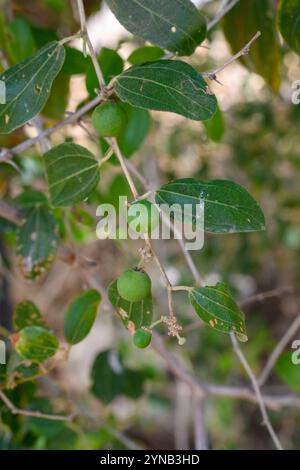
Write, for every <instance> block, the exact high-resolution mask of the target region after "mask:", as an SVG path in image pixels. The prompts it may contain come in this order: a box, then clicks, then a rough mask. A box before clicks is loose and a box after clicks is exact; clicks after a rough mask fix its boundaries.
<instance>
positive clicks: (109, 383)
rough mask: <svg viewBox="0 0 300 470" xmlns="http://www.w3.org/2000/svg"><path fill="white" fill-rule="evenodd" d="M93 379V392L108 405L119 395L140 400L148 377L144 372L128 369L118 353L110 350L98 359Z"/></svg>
mask: <svg viewBox="0 0 300 470" xmlns="http://www.w3.org/2000/svg"><path fill="white" fill-rule="evenodd" d="M91 379H92V387H91V392H92V393H93V394H94V395H95V396H96V397H97V398H99V399H100V400H101V401H102V402H103V403H105V404H108V403H111V402H112V401H113V400H114V399H115V398H116V397H117V396H119V395H126V396H128V397H130V398H133V399H137V398H139V396H140V395H142V393H143V390H144V382H145V380H146V376H145V374H144V373H143V372H142V371H138V370H132V369H128V368H126V367H125V366H124V364H123V363H122V361H121V358H120V357H119V355H118V353H117V351H114V350H108V351H103V352H101V353H100V354H98V356H97V357H96V359H95V362H94V364H93V367H92V371H91Z"/></svg>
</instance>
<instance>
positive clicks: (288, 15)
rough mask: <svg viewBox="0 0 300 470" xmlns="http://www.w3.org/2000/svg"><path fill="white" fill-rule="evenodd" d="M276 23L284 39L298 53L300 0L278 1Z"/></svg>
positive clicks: (299, 42)
mask: <svg viewBox="0 0 300 470" xmlns="http://www.w3.org/2000/svg"><path fill="white" fill-rule="evenodd" d="M278 24H279V29H280V32H281V34H282V36H283V38H284V40H285V41H286V42H287V44H288V45H289V46H290V47H291V48H292V49H294V51H296V52H297V53H298V54H300V0H281V1H280V3H279V8H278Z"/></svg>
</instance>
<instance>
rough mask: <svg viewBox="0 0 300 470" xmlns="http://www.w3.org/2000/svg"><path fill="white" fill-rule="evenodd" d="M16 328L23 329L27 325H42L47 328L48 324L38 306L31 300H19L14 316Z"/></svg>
mask: <svg viewBox="0 0 300 470" xmlns="http://www.w3.org/2000/svg"><path fill="white" fill-rule="evenodd" d="M13 321H14V328H15V329H16V330H22V329H23V328H25V327H26V326H33V325H36V326H42V327H44V328H47V324H46V322H45V320H44V318H43V316H42V314H41V312H40V311H39V309H38V308H37V306H36V305H35V304H34V303H33V302H30V300H24V301H23V302H18V303H17V305H16V308H15V311H14V316H13Z"/></svg>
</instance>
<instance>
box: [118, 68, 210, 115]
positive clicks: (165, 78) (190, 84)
mask: <svg viewBox="0 0 300 470" xmlns="http://www.w3.org/2000/svg"><path fill="white" fill-rule="evenodd" d="M115 88H116V93H117V94H118V96H119V98H120V99H121V100H122V101H125V102H127V103H130V104H131V105H132V106H137V107H139V108H146V109H154V110H157V111H170V112H172V113H177V114H181V115H182V116H185V117H187V118H190V119H193V120H195V121H203V120H206V119H210V118H211V117H212V116H213V114H214V113H215V111H216V109H217V100H216V97H215V95H214V94H213V93H212V92H211V91H210V89H209V87H208V85H207V83H206V82H205V80H204V79H203V78H202V76H201V75H200V74H199V73H198V72H197V71H196V70H195V69H193V67H191V66H190V65H189V64H186V63H185V62H181V61H177V60H160V61H157V62H148V63H145V64H143V65H134V66H133V67H131V68H129V69H127V70H126V71H125V72H123V73H122V74H121V75H119V77H117V79H116V83H115Z"/></svg>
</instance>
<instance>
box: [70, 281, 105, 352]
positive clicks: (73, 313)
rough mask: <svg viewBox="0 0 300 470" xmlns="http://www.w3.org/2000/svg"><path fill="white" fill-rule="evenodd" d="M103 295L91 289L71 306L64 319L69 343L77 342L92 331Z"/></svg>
mask: <svg viewBox="0 0 300 470" xmlns="http://www.w3.org/2000/svg"><path fill="white" fill-rule="evenodd" d="M100 301H101V295H100V294H99V292H98V291H96V290H95V289H90V290H87V291H86V292H84V293H83V294H81V295H80V296H79V297H77V298H76V299H75V300H74V301H73V302H72V303H71V305H70V306H69V308H68V310H67V312H66V314H65V319H64V334H65V338H66V340H67V341H68V343H69V344H77V343H79V342H80V341H82V340H83V339H84V338H85V337H86V336H87V335H88V334H89V332H90V331H91V328H92V326H93V324H94V322H95V319H96V315H97V310H98V307H99V303H100Z"/></svg>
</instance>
